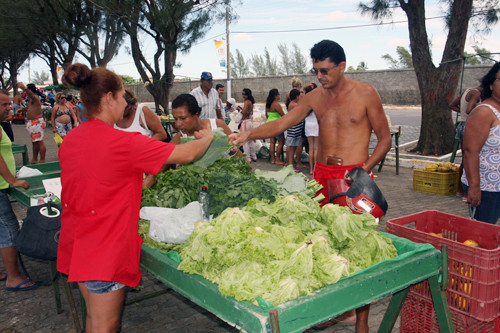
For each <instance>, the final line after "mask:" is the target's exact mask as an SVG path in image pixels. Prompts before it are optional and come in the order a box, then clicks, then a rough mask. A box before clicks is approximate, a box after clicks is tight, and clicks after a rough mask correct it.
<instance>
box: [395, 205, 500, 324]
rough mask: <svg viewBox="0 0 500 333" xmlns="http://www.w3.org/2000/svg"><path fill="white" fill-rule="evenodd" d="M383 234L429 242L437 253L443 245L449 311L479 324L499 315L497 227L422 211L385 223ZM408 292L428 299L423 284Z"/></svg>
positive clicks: (499, 228)
mask: <svg viewBox="0 0 500 333" xmlns="http://www.w3.org/2000/svg"><path fill="white" fill-rule="evenodd" d="M386 231H387V232H389V233H391V234H394V235H396V236H399V237H404V238H407V239H409V240H411V241H413V242H417V243H430V244H432V245H433V246H434V247H435V248H436V249H438V250H440V249H441V246H442V245H447V246H448V290H447V292H446V295H447V299H448V305H449V306H450V309H453V310H456V311H458V312H459V313H461V314H463V315H466V316H471V317H473V318H475V319H477V320H480V321H492V320H494V319H496V318H498V317H499V316H500V247H499V246H500V226H498V225H493V224H488V223H483V222H479V221H474V220H470V219H466V218H463V217H459V216H455V215H451V214H446V213H442V212H438V211H424V212H421V213H417V214H412V215H408V216H403V217H400V218H396V219H391V220H389V221H387V223H386ZM430 232H432V233H436V234H438V233H441V234H442V235H443V236H444V237H445V238H442V237H438V236H434V235H431V234H429V233H430ZM465 240H474V241H476V242H477V243H478V244H479V246H480V247H472V246H469V245H465V244H463V242H464V241H465ZM411 290H412V292H414V293H416V294H419V295H420V296H422V297H424V298H426V299H427V300H431V295H430V291H429V287H428V285H427V283H426V282H424V283H420V284H417V285H415V286H413V287H412V289H411Z"/></svg>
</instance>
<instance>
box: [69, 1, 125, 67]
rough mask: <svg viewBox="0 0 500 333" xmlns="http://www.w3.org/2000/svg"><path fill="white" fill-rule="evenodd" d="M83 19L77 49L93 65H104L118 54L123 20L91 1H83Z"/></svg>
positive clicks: (122, 31) (122, 37)
mask: <svg viewBox="0 0 500 333" xmlns="http://www.w3.org/2000/svg"><path fill="white" fill-rule="evenodd" d="M83 12H84V13H83V15H84V20H85V21H86V22H88V24H87V25H85V26H84V27H83V34H82V35H81V37H80V43H81V47H79V48H78V49H77V51H78V53H80V55H81V56H83V57H84V58H85V59H86V60H87V61H88V62H89V64H90V66H91V67H92V68H94V67H106V66H107V64H108V63H109V62H110V61H111V60H112V59H113V58H114V57H115V56H116V55H117V54H118V50H119V49H120V47H121V46H122V44H123V42H124V40H125V39H124V37H125V29H124V28H123V21H122V20H117V19H116V18H115V17H113V16H110V15H107V13H106V12H105V11H103V10H102V9H101V8H99V7H97V6H96V5H95V4H94V3H93V2H92V1H85V8H84V11H83Z"/></svg>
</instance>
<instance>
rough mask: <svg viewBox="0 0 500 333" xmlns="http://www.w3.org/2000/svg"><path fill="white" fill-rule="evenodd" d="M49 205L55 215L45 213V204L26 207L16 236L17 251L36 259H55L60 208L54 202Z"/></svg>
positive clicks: (59, 224) (59, 225)
mask: <svg viewBox="0 0 500 333" xmlns="http://www.w3.org/2000/svg"><path fill="white" fill-rule="evenodd" d="M51 206H52V210H53V212H55V215H48V214H47V204H44V205H39V206H32V207H30V208H28V213H27V216H26V218H25V219H24V220H23V225H22V227H21V230H20V231H19V235H18V236H17V241H16V247H17V250H18V251H19V253H21V254H24V255H27V256H29V257H33V258H38V259H45V260H56V259H57V245H58V243H59V233H60V231H61V212H62V209H61V207H60V206H58V205H55V204H51Z"/></svg>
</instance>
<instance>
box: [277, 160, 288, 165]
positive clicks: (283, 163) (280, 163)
mask: <svg viewBox="0 0 500 333" xmlns="http://www.w3.org/2000/svg"><path fill="white" fill-rule="evenodd" d="M275 164H279V165H285V164H286V163H285V162H283V161H279V162H275Z"/></svg>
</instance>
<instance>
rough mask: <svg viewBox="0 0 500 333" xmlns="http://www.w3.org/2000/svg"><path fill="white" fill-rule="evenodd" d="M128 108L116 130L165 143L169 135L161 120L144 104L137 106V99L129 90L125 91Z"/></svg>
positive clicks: (116, 125)
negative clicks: (134, 133) (139, 134)
mask: <svg viewBox="0 0 500 333" xmlns="http://www.w3.org/2000/svg"><path fill="white" fill-rule="evenodd" d="M124 97H125V100H126V101H127V106H126V107H125V111H124V112H123V119H120V120H119V121H118V122H117V123H116V124H115V128H116V129H119V130H122V131H125V132H139V133H141V134H142V135H145V136H148V137H150V138H153V139H156V140H159V141H164V140H165V139H166V138H167V133H166V132H165V129H164V128H163V126H162V125H161V121H160V118H158V116H157V115H156V114H154V112H153V111H151V109H150V108H148V107H147V106H146V105H144V104H137V97H136V96H135V94H134V93H133V92H132V91H130V90H129V89H125V96H124Z"/></svg>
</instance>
